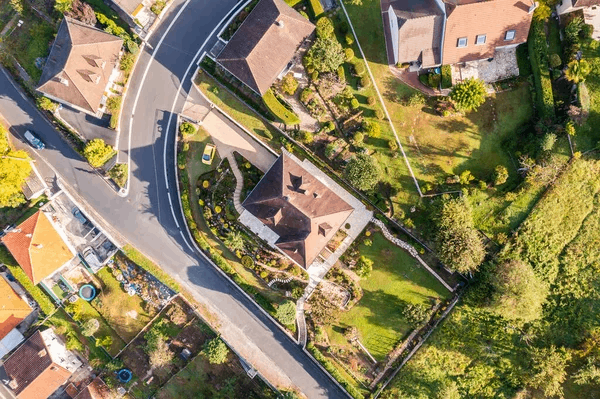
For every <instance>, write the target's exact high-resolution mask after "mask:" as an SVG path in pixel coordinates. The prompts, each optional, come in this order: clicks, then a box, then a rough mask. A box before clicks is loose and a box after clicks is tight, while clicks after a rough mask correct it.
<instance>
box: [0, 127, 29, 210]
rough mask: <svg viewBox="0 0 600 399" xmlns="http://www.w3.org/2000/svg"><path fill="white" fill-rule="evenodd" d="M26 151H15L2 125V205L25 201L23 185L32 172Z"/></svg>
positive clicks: (0, 182)
mask: <svg viewBox="0 0 600 399" xmlns="http://www.w3.org/2000/svg"><path fill="white" fill-rule="evenodd" d="M29 161H30V159H29V156H28V155H27V153H26V152H25V151H13V150H12V149H11V148H10V145H9V143H8V135H7V132H6V130H5V129H4V128H3V127H1V126H0V207H6V206H8V207H16V206H18V205H20V204H22V203H23V202H25V197H24V196H23V192H22V190H21V187H22V186H23V183H25V179H27V177H28V176H29V174H30V173H31V164H30V163H29Z"/></svg>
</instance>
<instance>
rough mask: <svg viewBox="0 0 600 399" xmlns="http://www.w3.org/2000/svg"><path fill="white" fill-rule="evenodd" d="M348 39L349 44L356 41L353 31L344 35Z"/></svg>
mask: <svg viewBox="0 0 600 399" xmlns="http://www.w3.org/2000/svg"><path fill="white" fill-rule="evenodd" d="M344 38H345V39H346V44H347V45H348V46H350V45H352V43H354V36H352V34H351V33H346V36H345V37H344Z"/></svg>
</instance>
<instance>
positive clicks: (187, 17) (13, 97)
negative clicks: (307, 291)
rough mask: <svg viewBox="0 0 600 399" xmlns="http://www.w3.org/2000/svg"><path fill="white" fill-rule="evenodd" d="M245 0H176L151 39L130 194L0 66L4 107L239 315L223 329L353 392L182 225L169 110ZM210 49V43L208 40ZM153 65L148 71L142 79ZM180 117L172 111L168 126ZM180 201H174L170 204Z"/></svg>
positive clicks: (90, 193)
mask: <svg viewBox="0 0 600 399" xmlns="http://www.w3.org/2000/svg"><path fill="white" fill-rule="evenodd" d="M236 3H237V2H236V1H235V0H216V1H215V0H193V1H191V0H188V1H187V2H184V1H183V0H175V1H174V4H173V5H172V6H171V9H170V10H169V12H168V13H167V15H166V17H165V20H164V21H163V23H162V24H161V26H160V27H159V28H158V30H157V31H156V32H155V33H154V35H153V36H152V38H151V39H150V41H149V44H150V45H149V46H146V48H145V50H144V52H143V53H142V55H141V56H140V61H139V62H138V65H137V67H136V70H135V73H134V75H133V76H132V81H131V86H130V88H129V91H128V95H127V98H126V102H125V108H124V110H123V118H122V126H121V129H122V132H123V133H122V135H121V143H124V142H126V140H127V131H128V129H129V124H130V123H132V126H131V127H132V129H131V131H132V138H131V180H130V193H129V196H128V197H126V198H121V197H118V196H117V195H116V194H115V192H114V191H113V190H112V189H111V188H110V187H109V186H108V185H106V184H105V183H104V182H103V181H102V179H101V178H100V177H99V176H97V175H96V174H95V173H94V172H93V170H92V169H91V168H90V167H89V165H88V164H87V163H86V162H85V161H83V160H82V159H81V157H80V156H79V155H78V154H77V153H75V152H74V151H73V150H72V149H71V148H70V147H69V146H68V145H66V144H65V143H64V142H63V140H62V139H61V138H60V137H59V135H58V134H57V133H56V131H54V129H53V127H52V125H50V124H49V123H48V122H47V121H46V119H45V118H43V117H42V116H41V115H40V114H39V112H38V111H37V109H36V108H35V106H34V105H33V104H32V103H31V102H30V101H29V100H26V99H25V98H24V97H23V96H22V95H21V92H20V91H18V90H17V89H16V88H15V87H14V85H13V83H12V82H11V80H10V79H9V78H8V76H7V75H6V74H5V73H4V71H2V73H0V113H1V114H2V115H3V116H4V118H5V119H7V121H8V122H9V123H10V124H11V125H12V126H13V133H16V135H17V136H18V137H20V138H21V139H22V134H23V133H24V132H25V130H27V129H32V128H33V129H34V130H35V131H36V132H37V133H38V134H39V135H40V136H41V137H42V138H43V140H44V141H45V142H46V143H47V148H46V149H45V150H43V151H42V152H40V153H38V154H34V157H35V158H38V160H39V161H38V162H39V164H40V165H41V164H42V163H43V162H42V160H41V159H40V158H39V154H41V155H43V159H45V160H46V161H47V162H48V163H50V164H51V165H52V167H53V168H54V170H55V171H56V172H57V173H58V174H59V175H60V176H61V177H62V179H63V180H64V181H65V182H66V183H67V184H68V185H69V186H70V188H71V189H72V190H71V191H75V192H76V193H77V194H78V195H79V196H80V197H82V198H83V199H84V200H85V201H86V202H87V203H88V204H89V205H90V206H91V207H92V208H94V210H95V212H96V213H97V214H98V215H99V216H100V217H101V218H102V219H104V221H105V222H106V223H108V224H109V225H111V226H112V227H113V228H114V229H116V230H117V231H118V232H119V233H120V235H122V236H124V237H125V238H126V239H127V240H128V241H129V242H130V243H131V244H132V245H134V246H135V247H137V248H139V249H140V250H141V251H142V252H144V253H145V254H147V255H148V256H149V257H151V258H152V259H154V260H155V261H157V262H158V263H159V264H160V265H161V267H162V268H163V269H164V270H166V271H167V272H169V273H170V274H171V275H172V276H173V277H176V278H177V279H178V280H180V281H181V282H182V283H184V284H185V285H186V286H187V287H188V288H189V289H190V291H192V292H193V294H194V295H195V296H196V297H197V298H198V299H199V300H200V302H205V303H208V305H209V307H210V308H212V310H213V311H215V310H216V311H217V312H218V313H219V316H220V317H221V318H223V317H225V318H227V319H228V321H227V322H224V323H222V326H226V325H227V324H230V325H231V326H232V328H228V331H229V337H227V336H226V334H225V333H224V336H226V338H228V341H229V342H230V343H231V344H232V345H233V346H234V348H235V349H237V350H238V351H239V352H241V353H242V354H244V352H245V350H247V348H246V347H244V346H246V345H247V346H248V347H251V348H252V350H260V351H262V352H263V353H264V354H266V355H267V356H268V358H270V360H271V361H273V362H274V363H275V364H276V365H277V366H278V367H279V368H280V369H281V370H282V371H283V372H284V373H285V374H286V375H287V376H288V377H289V379H290V380H291V382H292V384H294V385H296V386H297V387H298V388H299V389H300V390H301V391H302V392H304V393H305V394H306V395H307V396H308V397H309V398H311V399H312V398H344V397H346V394H345V393H344V392H343V391H342V390H341V389H340V388H339V387H338V386H337V385H335V384H334V383H333V382H332V381H331V380H330V378H329V377H328V376H327V375H326V374H325V373H324V372H323V371H322V370H321V369H320V368H319V367H317V366H316V365H315V364H314V363H313V362H312V361H311V360H310V359H309V358H308V356H307V355H306V354H305V353H304V352H303V351H302V350H301V349H300V348H299V347H298V346H297V345H296V344H295V342H294V341H292V340H291V339H290V338H289V337H288V336H287V335H286V334H284V333H283V332H282V331H281V330H279V328H278V327H277V326H276V325H275V324H274V323H273V322H272V321H271V320H270V319H269V318H267V317H265V316H264V315H263V313H262V312H261V311H260V310H259V309H258V307H257V305H256V304H255V303H254V302H253V301H251V300H248V299H247V298H246V297H245V296H244V295H242V294H241V293H240V292H239V291H238V290H237V289H236V288H235V287H234V286H233V285H232V284H231V283H230V282H229V281H228V280H227V279H225V278H224V277H223V276H222V275H221V274H220V273H219V272H217V271H216V270H215V269H214V267H213V266H212V265H210V264H209V263H208V261H207V260H206V259H205V258H204V257H203V256H201V255H200V254H198V253H196V252H195V251H193V250H191V248H190V246H189V244H188V242H187V235H186V236H185V238H184V235H183V233H182V232H181V230H180V229H179V228H178V226H183V219H182V214H181V210H180V208H179V201H178V199H177V194H176V188H175V187H176V186H175V174H174V166H173V165H174V164H173V162H174V156H173V150H174V148H173V145H174V135H175V126H174V125H175V114H173V115H172V114H171V113H170V111H171V108H172V106H173V102H174V100H175V98H176V96H177V100H176V103H175V108H174V111H175V113H177V112H178V111H180V110H181V109H182V107H183V102H184V100H185V97H186V93H187V90H188V89H189V88H190V85H191V82H190V81H189V80H190V74H191V73H193V72H194V70H195V65H194V66H192V68H190V69H189V71H190V74H188V75H186V76H184V74H185V72H186V70H188V67H189V65H190V64H191V63H192V62H193V61H194V59H195V57H196V54H197V52H198V49H199V47H200V46H201V45H202V44H203V43H204V41H205V40H206V38H208V37H209V36H210V35H211V32H213V29H214V28H215V27H216V26H217V25H218V24H219V23H220V21H221V20H222V19H223V18H224V17H225V16H227V15H228V13H229V12H230V10H231V9H232V8H233V7H234V6H235V5H236ZM184 7H185V9H184V10H183V12H181V13H179V11H181V9H182V8H184ZM177 15H179V17H178V19H177V21H176V23H175V24H173V26H172V28H171V30H170V31H169V32H168V34H167V35H166V36H165V37H164V40H163V41H162V44H161V46H160V48H158V50H157V52H156V54H155V58H154V60H150V57H151V55H152V52H153V51H155V50H154V49H155V48H156V47H157V44H158V43H159V41H160V40H161V38H162V37H163V34H164V33H165V32H166V31H167V28H168V26H169V25H170V22H171V21H173V20H174V19H175V18H176V16H177ZM204 50H206V51H208V48H207V49H204ZM148 65H150V67H149V69H148V74H147V76H146V79H145V81H143V82H142V78H143V74H144V71H145V70H146V67H147V66H148ZM181 82H184V84H183V93H182V94H180V95H178V93H179V88H180V84H181ZM142 83H143V85H142ZM140 87H141V89H140ZM138 90H140V92H139V94H140V95H139V100H138V103H137V106H136V107H135V114H132V111H133V105H134V102H135V100H136V94H137V93H138ZM130 117H131V118H130ZM171 117H173V120H172V122H171V123H170V128H169V131H167V126H168V125H169V118H171ZM165 140H166V144H167V146H166V152H165ZM121 148H123V147H122V145H121ZM31 152H33V151H31ZM165 154H166V157H165V156H164V155H165ZM165 166H167V170H166V171H165ZM165 176H166V177H165ZM167 182H168V188H167ZM169 195H172V199H170V198H169ZM171 201H173V205H174V208H172V207H171V205H170V203H171ZM174 217H175V218H174ZM232 334H233V335H232ZM255 366H257V368H259V371H260V372H261V373H263V374H267V375H268V371H266V370H261V369H260V368H261V367H260V365H255Z"/></svg>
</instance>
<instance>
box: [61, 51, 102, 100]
mask: <svg viewBox="0 0 600 399" xmlns="http://www.w3.org/2000/svg"><path fill="white" fill-rule="evenodd" d="M67 60H68V59H67ZM61 72H62V73H64V74H65V75H67V76H68V77H69V80H70V81H71V82H72V83H73V87H75V89H76V90H77V91H78V92H79V94H80V95H81V97H83V101H85V103H86V104H87V105H88V106H89V107H90V109H91V110H93V109H94V107H92V104H90V102H89V101H88V99H87V98H86V97H85V96H84V95H83V92H82V91H81V89H80V88H79V86H77V83H75V80H73V79H72V78H71V76H70V75H69V74H68V73H67V71H66V70H65V69H64V68H63V70H62V71H61Z"/></svg>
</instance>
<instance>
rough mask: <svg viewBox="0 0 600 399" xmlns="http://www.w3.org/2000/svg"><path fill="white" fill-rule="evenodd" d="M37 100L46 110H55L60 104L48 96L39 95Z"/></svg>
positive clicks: (39, 105) (38, 104)
mask: <svg viewBox="0 0 600 399" xmlns="http://www.w3.org/2000/svg"><path fill="white" fill-rule="evenodd" d="M36 102H37V106H38V107H40V108H41V109H43V110H44V111H50V112H54V111H56V109H57V108H58V104H57V103H55V102H54V101H52V100H50V99H49V98H48V97H44V96H42V97H38V98H37V100H36Z"/></svg>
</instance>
